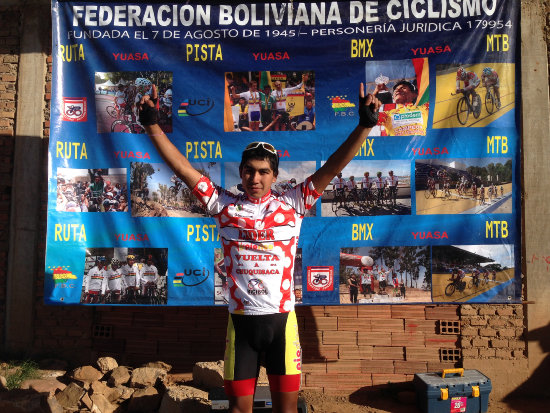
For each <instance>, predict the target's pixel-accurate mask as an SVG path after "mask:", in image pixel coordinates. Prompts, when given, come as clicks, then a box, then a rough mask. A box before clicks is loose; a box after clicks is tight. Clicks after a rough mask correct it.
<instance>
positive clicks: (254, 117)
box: [224, 71, 315, 132]
mask: <svg viewBox="0 0 550 413" xmlns="http://www.w3.org/2000/svg"><path fill="white" fill-rule="evenodd" d="M225 83H226V94H225V103H224V125H225V131H226V132H232V131H240V132H242V131H247V132H251V131H252V132H258V131H305V130H313V129H315V74H314V73H313V72H311V71H304V72H300V71H277V72H273V71H259V72H227V73H225Z"/></svg>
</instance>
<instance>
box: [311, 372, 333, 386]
mask: <svg viewBox="0 0 550 413" xmlns="http://www.w3.org/2000/svg"><path fill="white" fill-rule="evenodd" d="M304 376H305V380H304V381H305V385H306V386H311V387H317V388H319V387H324V386H336V384H338V374H337V373H317V374H310V373H307V374H305V375H304Z"/></svg>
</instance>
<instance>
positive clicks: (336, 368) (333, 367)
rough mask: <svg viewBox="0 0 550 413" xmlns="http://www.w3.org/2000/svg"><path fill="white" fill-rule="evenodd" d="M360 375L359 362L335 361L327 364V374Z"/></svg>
mask: <svg viewBox="0 0 550 413" xmlns="http://www.w3.org/2000/svg"><path fill="white" fill-rule="evenodd" d="M336 372H345V373H361V360H337V361H331V362H327V373H336Z"/></svg>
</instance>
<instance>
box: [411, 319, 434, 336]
mask: <svg viewBox="0 0 550 413" xmlns="http://www.w3.org/2000/svg"><path fill="white" fill-rule="evenodd" d="M405 331H406V332H411V333H416V332H422V333H436V332H437V321H436V320H418V319H406V320H405Z"/></svg>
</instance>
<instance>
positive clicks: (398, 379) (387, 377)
mask: <svg viewBox="0 0 550 413" xmlns="http://www.w3.org/2000/svg"><path fill="white" fill-rule="evenodd" d="M407 381H410V378H408V377H407V376H406V375H405V374H381V373H373V374H372V385H373V386H380V385H384V384H389V383H404V382H407Z"/></svg>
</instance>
